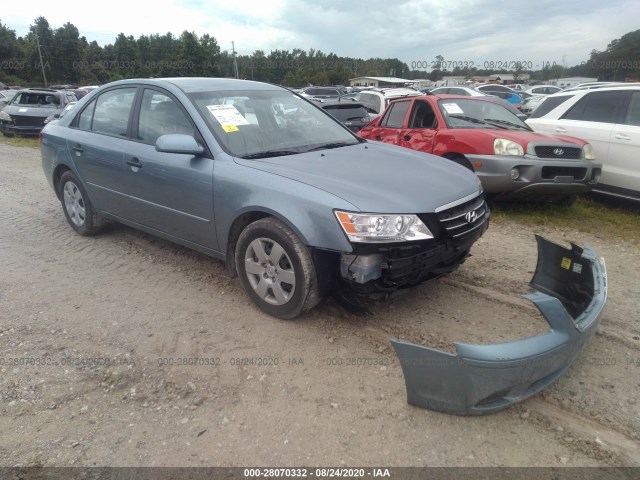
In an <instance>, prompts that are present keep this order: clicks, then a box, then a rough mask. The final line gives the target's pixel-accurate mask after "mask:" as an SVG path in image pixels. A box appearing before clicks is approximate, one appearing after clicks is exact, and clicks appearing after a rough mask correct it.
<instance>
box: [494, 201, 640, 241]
mask: <svg viewBox="0 0 640 480" xmlns="http://www.w3.org/2000/svg"><path fill="white" fill-rule="evenodd" d="M491 213H492V219H493V220H495V221H497V222H500V221H505V220H512V221H515V222H519V223H523V224H525V225H530V226H537V225H543V226H546V227H557V228H561V229H566V230H577V231H579V232H585V233H592V234H596V235H598V234H600V235H606V236H615V237H617V238H620V239H623V240H627V241H631V242H633V243H637V242H638V239H640V204H637V203H634V202H623V201H619V200H610V199H608V198H606V197H604V196H595V195H594V196H591V195H590V196H580V197H578V200H577V201H576V203H574V204H573V205H572V206H571V207H569V208H567V207H561V206H559V205H553V204H539V205H537V204H517V203H503V204H500V203H496V204H495V205H494V206H493V208H492V210H491Z"/></svg>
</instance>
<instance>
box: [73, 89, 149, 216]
mask: <svg viewBox="0 0 640 480" xmlns="http://www.w3.org/2000/svg"><path fill="white" fill-rule="evenodd" d="M137 88H138V87H136V86H132V87H123V88H114V89H111V90H107V91H106V92H104V93H102V94H101V95H100V96H98V97H96V98H95V99H94V100H92V101H91V102H90V103H88V104H87V105H86V106H85V107H84V108H83V109H82V111H81V112H80V113H79V114H78V116H77V117H76V118H75V119H74V121H73V122H72V124H71V128H70V129H69V136H68V138H67V148H68V149H69V153H70V155H71V156H72V158H73V159H74V163H75V166H76V170H77V173H78V174H79V176H80V180H81V181H83V183H84V184H85V187H86V189H87V193H88V194H89V197H90V198H91V201H92V203H93V205H94V206H95V208H96V209H98V210H101V211H105V212H108V213H111V214H113V215H117V216H123V215H124V214H125V213H126V211H127V201H126V198H125V197H124V196H123V194H122V192H123V190H124V180H125V178H124V173H125V172H124V147H125V144H126V143H127V141H128V140H127V136H128V131H129V125H130V118H131V113H132V111H133V108H132V107H133V102H134V99H135V96H136V91H137Z"/></svg>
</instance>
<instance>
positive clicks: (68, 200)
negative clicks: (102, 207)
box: [58, 171, 103, 236]
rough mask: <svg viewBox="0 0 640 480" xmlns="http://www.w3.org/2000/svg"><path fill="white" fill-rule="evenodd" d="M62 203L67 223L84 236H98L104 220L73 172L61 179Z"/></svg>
mask: <svg viewBox="0 0 640 480" xmlns="http://www.w3.org/2000/svg"><path fill="white" fill-rule="evenodd" d="M58 188H59V189H60V190H59V191H60V202H61V203H62V210H63V211H64V216H65V217H66V218H67V222H69V225H71V228H73V229H74V230H75V231H76V232H78V233H79V234H80V235H83V236H91V235H94V234H96V233H97V232H98V231H99V230H100V228H101V227H102V223H103V222H102V220H101V219H100V217H99V216H98V213H97V212H96V211H95V210H94V209H93V206H92V205H91V201H90V200H89V196H88V195H87V192H86V191H85V190H84V187H83V186H82V184H81V183H80V181H79V180H78V178H77V177H76V176H75V175H74V174H73V172H71V171H66V172H65V173H63V174H62V177H60V183H59V187H58Z"/></svg>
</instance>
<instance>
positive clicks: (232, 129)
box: [222, 125, 240, 133]
mask: <svg viewBox="0 0 640 480" xmlns="http://www.w3.org/2000/svg"><path fill="white" fill-rule="evenodd" d="M222 129H223V130H224V131H225V132H227V133H231V132H237V131H238V130H240V129H239V128H238V127H237V126H235V125H222Z"/></svg>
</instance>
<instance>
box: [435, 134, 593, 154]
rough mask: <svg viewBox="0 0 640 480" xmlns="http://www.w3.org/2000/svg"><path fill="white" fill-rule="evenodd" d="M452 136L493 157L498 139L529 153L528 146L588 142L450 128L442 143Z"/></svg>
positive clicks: (442, 137) (561, 136)
mask: <svg viewBox="0 0 640 480" xmlns="http://www.w3.org/2000/svg"><path fill="white" fill-rule="evenodd" d="M449 136H452V137H454V138H456V139H459V140H462V139H466V140H468V141H469V142H471V144H472V145H473V149H474V150H475V151H476V152H477V153H481V154H486V155H493V142H494V140H495V139H496V138H504V139H506V140H511V141H513V142H516V143H518V144H520V145H522V148H523V149H524V151H525V152H526V151H527V147H528V145H529V144H530V143H531V144H539V145H558V146H569V145H575V146H577V147H580V148H581V147H582V146H583V145H584V144H585V143H586V142H585V141H584V140H580V139H579V138H575V137H570V136H568V135H555V134H552V133H543V132H529V131H524V130H502V129H498V130H494V129H490V128H483V129H477V128H469V129H466V128H465V129H463V128H452V129H451V128H450V129H446V130H443V131H442V134H441V135H440V141H441V142H446V141H447V139H448V137H449Z"/></svg>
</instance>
